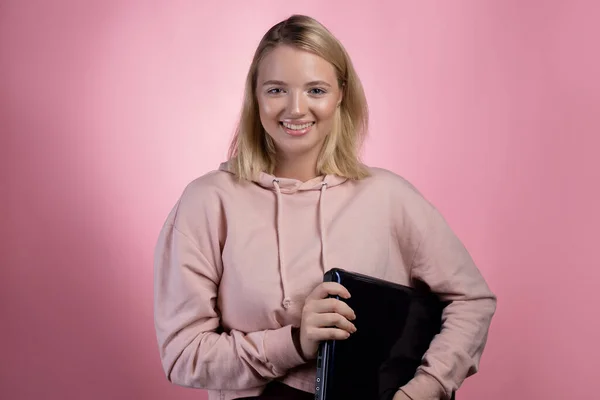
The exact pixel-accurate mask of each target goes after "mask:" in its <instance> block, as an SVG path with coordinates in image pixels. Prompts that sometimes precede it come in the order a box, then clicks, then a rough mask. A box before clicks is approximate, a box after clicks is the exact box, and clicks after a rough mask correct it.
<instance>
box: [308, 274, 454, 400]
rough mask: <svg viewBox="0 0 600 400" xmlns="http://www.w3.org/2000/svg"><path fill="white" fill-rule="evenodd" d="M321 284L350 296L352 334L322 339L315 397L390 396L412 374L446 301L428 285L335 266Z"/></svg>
mask: <svg viewBox="0 0 600 400" xmlns="http://www.w3.org/2000/svg"><path fill="white" fill-rule="evenodd" d="M324 281H325V282H332V281H333V282H338V283H340V284H341V285H342V286H344V287H345V288H346V289H348V291H349V292H350V294H351V295H352V296H351V297H350V299H347V300H346V299H341V298H340V300H342V301H345V302H346V303H347V304H348V305H349V306H350V307H351V308H352V309H353V310H354V312H355V313H356V320H355V321H353V323H354V325H355V326H356V328H357V331H356V333H354V334H352V335H351V336H350V338H348V339H346V340H339V341H336V340H333V341H325V342H323V343H321V346H320V347H319V353H318V358H317V378H316V383H315V393H316V394H315V399H316V400H341V399H361V400H392V398H393V397H394V394H395V393H396V392H397V391H398V389H399V388H400V387H401V386H402V385H404V384H406V383H407V382H408V381H409V380H410V379H412V377H413V376H414V375H415V372H416V370H417V367H418V366H419V365H420V364H421V360H422V357H423V355H424V354H425V352H426V351H427V349H428V348H429V345H430V343H431V340H432V339H433V338H434V336H435V335H436V334H438V333H439V332H440V329H441V323H442V322H441V321H442V311H443V309H444V303H442V302H441V301H440V300H439V298H438V297H437V296H436V295H434V294H433V293H432V292H430V291H429V290H428V289H427V288H426V287H423V288H412V287H408V286H403V285H398V284H395V283H391V282H388V281H384V280H381V279H377V278H373V277H370V276H366V275H362V274H357V273H354V272H349V271H345V270H343V269H337V268H334V269H332V270H330V271H328V272H327V273H325V276H324Z"/></svg>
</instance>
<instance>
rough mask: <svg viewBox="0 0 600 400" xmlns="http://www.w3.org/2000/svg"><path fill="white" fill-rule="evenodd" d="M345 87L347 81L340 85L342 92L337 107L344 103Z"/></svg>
mask: <svg viewBox="0 0 600 400" xmlns="http://www.w3.org/2000/svg"><path fill="white" fill-rule="evenodd" d="M345 89H346V83H345V82H343V83H342V85H341V87H340V94H339V96H338V101H337V107H339V106H340V105H341V104H342V100H343V99H344V92H345Z"/></svg>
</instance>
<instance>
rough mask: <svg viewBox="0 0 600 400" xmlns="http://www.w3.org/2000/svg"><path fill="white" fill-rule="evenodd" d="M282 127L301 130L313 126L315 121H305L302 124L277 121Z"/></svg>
mask: <svg viewBox="0 0 600 400" xmlns="http://www.w3.org/2000/svg"><path fill="white" fill-rule="evenodd" d="M279 123H280V124H281V125H282V126H283V127H284V128H287V129H289V130H293V131H302V130H304V129H306V128H310V127H311V126H313V125H314V124H315V123H314V121H313V122H306V123H303V124H292V123H289V122H283V121H281V122H279Z"/></svg>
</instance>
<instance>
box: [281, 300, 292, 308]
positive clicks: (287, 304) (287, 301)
mask: <svg viewBox="0 0 600 400" xmlns="http://www.w3.org/2000/svg"><path fill="white" fill-rule="evenodd" d="M281 305H282V306H283V308H285V309H286V310H287V309H288V308H290V306H291V305H292V300H290V298H289V297H286V298H285V299H283V302H282V303H281Z"/></svg>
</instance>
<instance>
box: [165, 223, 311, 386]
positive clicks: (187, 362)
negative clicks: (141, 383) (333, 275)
mask: <svg viewBox="0 0 600 400" xmlns="http://www.w3.org/2000/svg"><path fill="white" fill-rule="evenodd" d="M171 214H172V216H171V218H170V220H169V221H167V223H166V224H165V226H164V227H163V229H162V231H161V233H160V236H159V240H158V244H157V247H156V254H155V265H154V268H155V276H154V282H155V288H154V315H155V328H156V334H157V339H158V344H159V348H160V357H161V360H162V365H163V368H164V371H165V374H166V376H167V378H168V379H169V381H171V382H173V383H175V384H178V385H182V386H188V387H196V388H202V389H209V390H210V389H222V390H236V389H247V388H251V387H256V386H261V385H263V384H265V383H267V382H268V381H270V380H272V379H274V378H277V377H281V376H283V375H284V374H285V373H286V372H287V370H288V369H290V368H293V367H295V366H298V365H300V364H302V363H303V362H304V361H303V359H302V357H301V355H300V354H299V352H298V350H297V348H296V345H295V343H294V339H293V337H292V336H293V335H292V327H291V326H286V327H283V328H280V329H275V330H263V331H259V332H251V333H242V332H239V331H236V330H232V331H230V332H228V333H224V332H220V316H219V315H218V313H217V311H216V300H217V287H218V284H219V281H220V276H221V274H220V272H219V268H218V267H217V266H215V265H214V264H215V262H214V260H212V259H213V258H215V250H214V249H213V248H212V246H211V245H209V242H210V240H208V239H204V240H196V239H194V240H193V239H191V238H190V235H188V234H184V233H183V232H182V231H181V230H180V229H178V227H176V226H175V223H174V221H173V220H174V219H175V218H174V217H173V216H174V215H175V211H173V212H172V213H171ZM207 214H210V213H207ZM197 215H200V218H201V215H202V212H199V213H198V214H197ZM184 226H185V223H184ZM206 234H207V235H209V234H210V233H209V232H207V233H206ZM213 241H214V240H213ZM203 246H206V249H204V248H201V247H203ZM216 247H217V248H218V243H217V246H216ZM249 318H251V316H249Z"/></svg>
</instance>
